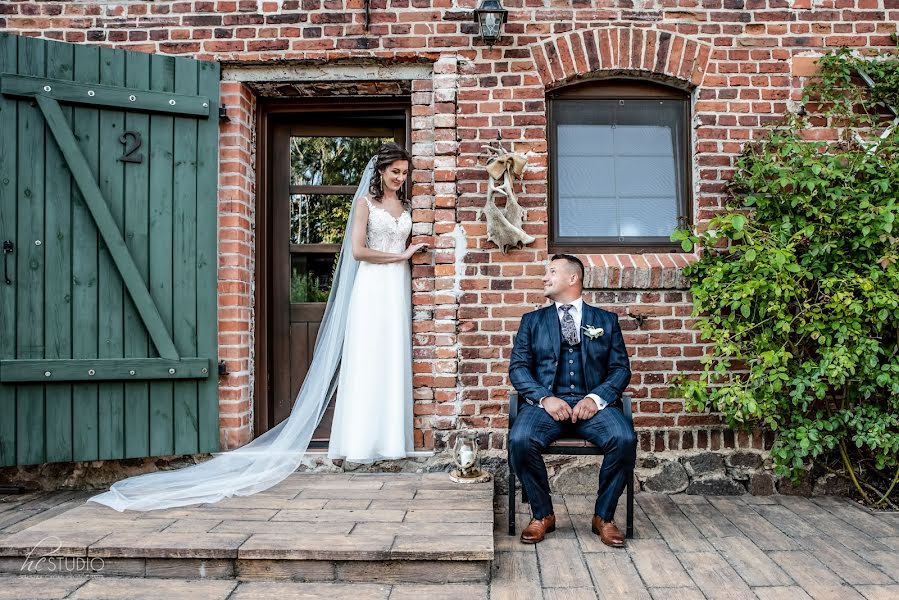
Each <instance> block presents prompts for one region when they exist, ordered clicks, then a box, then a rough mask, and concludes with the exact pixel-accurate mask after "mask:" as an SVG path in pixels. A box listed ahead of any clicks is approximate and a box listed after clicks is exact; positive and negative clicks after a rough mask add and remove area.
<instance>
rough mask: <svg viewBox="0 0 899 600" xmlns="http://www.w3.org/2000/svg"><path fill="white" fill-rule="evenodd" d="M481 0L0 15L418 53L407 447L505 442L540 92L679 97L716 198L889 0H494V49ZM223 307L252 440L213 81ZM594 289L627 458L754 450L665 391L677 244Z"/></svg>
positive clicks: (682, 321) (112, 38) (5, 22)
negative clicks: (499, 201)
mask: <svg viewBox="0 0 899 600" xmlns="http://www.w3.org/2000/svg"><path fill="white" fill-rule="evenodd" d="M476 3H477V1H476V0H455V1H453V0H372V3H371V5H372V7H371V23H372V25H371V27H370V30H369V31H368V32H366V31H365V30H364V26H363V23H364V15H363V11H362V5H363V2H362V0H302V1H284V2H273V1H260V2H257V1H255V0H240V1H216V2H213V1H208V2H165V1H157V2H143V1H140V2H137V1H135V2H99V3H87V2H0V27H3V28H5V29H7V30H12V31H15V32H17V33H21V34H25V35H37V36H45V37H48V38H54V39H60V40H66V41H70V42H78V43H95V44H106V45H111V46H116V47H120V48H126V49H131V50H138V51H143V52H157V53H165V54H180V55H187V56H194V57H198V58H205V59H212V60H220V61H225V62H227V63H228V64H229V67H234V66H235V65H238V66H239V65H240V64H248V65H249V64H260V63H262V64H265V63H272V64H282V63H283V64H296V65H316V64H323V63H324V62H328V63H329V64H331V63H339V62H350V63H352V62H353V61H357V62H358V61H359V60H360V59H363V60H365V61H377V62H380V63H381V64H384V65H389V64H396V63H403V62H416V63H417V62H426V63H429V64H432V65H433V77H432V78H431V79H430V80H415V81H413V82H412V97H411V102H412V110H413V122H412V140H413V147H412V151H413V154H414V155H415V160H414V164H413V171H412V178H413V196H414V198H413V203H414V208H415V212H414V220H415V226H414V233H415V235H417V236H421V240H422V241H429V242H430V243H431V244H432V246H433V248H434V249H435V250H434V251H433V252H431V253H429V254H428V255H427V256H419V257H417V258H416V264H415V266H414V270H413V276H414V281H413V302H414V332H415V341H414V350H413V351H414V361H415V362H414V377H415V398H416V405H415V425H416V438H415V440H416V445H417V446H418V447H420V448H437V449H440V448H442V447H444V445H445V444H446V443H449V442H451V440H452V434H453V431H454V430H456V429H457V428H459V427H473V428H477V429H480V430H482V431H484V432H486V433H487V435H485V436H483V439H484V441H485V443H486V444H488V445H489V447H491V448H494V449H500V448H502V447H503V445H504V441H503V439H504V436H505V428H506V427H507V425H508V420H507V417H506V412H507V394H508V383H507V376H506V368H507V363H508V357H509V354H510V347H511V342H512V336H513V334H514V332H515V330H516V329H517V326H518V320H519V317H520V315H521V314H523V313H524V312H526V311H529V310H532V309H533V308H536V307H538V306H540V305H542V304H543V303H544V299H543V296H542V293H541V285H540V277H541V275H542V273H543V268H544V267H543V263H544V261H545V259H546V256H547V244H546V233H547V230H546V200H545V195H546V191H547V181H546V164H547V155H546V147H547V146H546V129H545V126H546V115H545V109H546V104H545V93H546V91H547V90H551V89H553V88H556V87H558V86H560V85H562V84H565V83H568V82H571V81H574V80H578V79H580V78H589V77H602V76H608V75H610V74H626V75H631V76H641V77H650V78H654V79H656V80H659V81H663V82H668V83H673V84H675V85H678V86H680V87H682V88H684V89H690V90H692V93H693V126H694V128H693V149H694V156H693V181H694V189H693V203H694V214H695V215H696V218H697V219H698V220H700V221H701V220H705V219H708V218H709V216H710V215H711V214H713V213H714V211H715V210H716V209H717V208H718V207H719V206H720V204H721V201H722V192H723V186H724V183H725V181H726V180H727V178H728V177H729V175H730V169H731V167H732V164H733V160H734V157H735V156H736V155H737V154H738V153H739V151H740V148H741V145H742V144H743V143H744V142H745V141H746V140H749V139H752V138H754V137H757V136H758V135H759V134H760V133H761V132H762V131H763V130H764V129H765V128H766V127H769V126H771V125H774V124H776V123H777V122H779V120H780V118H781V115H782V114H783V113H784V112H785V111H787V110H788V109H789V108H791V106H795V102H796V101H798V100H799V98H800V97H801V88H802V85H803V84H804V82H805V80H806V78H807V77H808V76H809V75H811V74H812V73H813V71H814V68H813V61H814V57H815V56H819V55H820V54H821V53H823V52H826V51H829V50H831V49H833V48H835V47H838V46H841V45H847V46H851V47H854V48H857V49H859V50H861V51H864V50H865V49H868V48H882V49H889V48H892V47H893V46H894V45H893V43H892V42H891V40H890V39H889V34H890V33H893V32H895V31H896V21H897V20H899V0H504V2H503V4H504V6H505V7H506V8H507V9H509V11H510V13H509V22H508V23H507V24H506V25H505V26H504V35H503V38H502V39H501V40H500V42H499V43H498V44H497V45H496V46H495V47H493V48H487V47H486V46H484V45H483V43H482V42H481V41H480V40H478V39H477V38H476V33H477V32H476V25H475V24H474V23H472V22H471V9H472V8H473V7H474V6H475V5H476ZM222 92H223V96H222V97H223V102H224V103H225V105H226V106H227V108H228V113H229V116H230V118H231V121H230V123H228V124H226V125H224V126H223V128H222V138H221V148H222V152H221V164H222V167H221V192H220V223H221V233H220V247H221V248H220V249H221V252H220V273H219V281H220V287H219V307H220V309H219V310H220V325H221V337H220V339H221V351H220V352H221V356H222V358H224V359H225V360H226V362H227V363H228V367H229V371H230V372H231V374H230V375H229V376H227V377H226V378H223V379H222V384H221V405H222V436H223V444H224V446H225V447H235V446H237V445H240V444H242V443H244V442H245V441H246V440H247V439H249V438H250V436H251V432H250V423H251V421H252V418H251V407H252V393H253V392H252V390H253V360H252V358H253V357H252V352H251V349H252V345H253V335H254V321H253V309H252V297H253V277H254V256H253V248H254V238H253V224H254V206H255V196H254V180H255V174H254V164H255V163H254V156H253V148H254V146H253V140H254V135H255V132H254V126H255V125H254V123H255V117H254V96H253V93H252V92H251V91H250V89H249V88H248V87H246V86H245V85H243V84H240V83H230V82H229V83H225V84H223V88H222ZM498 133H499V134H501V135H502V138H503V140H505V142H506V145H507V146H509V145H511V146H513V147H514V149H515V150H516V151H520V152H526V153H528V155H529V157H530V162H529V169H528V171H527V172H526V174H525V178H524V183H523V186H522V189H521V194H520V196H519V200H520V202H521V203H522V204H523V205H524V206H525V207H526V208H527V217H526V222H527V226H526V228H527V230H528V231H529V233H531V234H532V235H535V236H537V241H536V242H534V243H533V244H532V245H531V246H530V247H529V248H526V249H524V250H520V251H514V252H511V253H509V254H507V255H504V254H502V253H500V252H499V251H498V250H497V249H496V248H495V247H493V245H492V244H490V243H489V242H487V241H486V224H485V222H484V221H483V220H479V218H478V212H477V211H478V209H479V208H480V207H481V206H482V205H483V202H484V199H485V192H486V175H485V173H484V172H483V170H482V169H481V167H480V164H482V163H479V154H480V152H481V148H480V147H481V145H482V144H485V143H487V142H489V141H492V140H495V139H496V136H497V134H498ZM583 258H584V259H585V262H587V263H588V265H589V268H588V271H589V272H588V277H587V280H588V286H589V287H590V290H589V291H588V296H589V297H590V298H591V299H592V300H593V301H594V302H595V303H596V304H598V305H600V306H602V307H604V308H607V309H609V310H613V311H615V312H616V313H618V314H619V315H620V317H621V324H622V329H623V330H624V333H625V338H626V342H627V343H628V346H629V350H630V352H631V356H632V365H633V372H634V375H633V380H632V381H631V387H630V392H631V393H632V394H633V396H634V398H635V400H636V406H635V408H636V424H637V426H638V428H639V429H640V440H641V442H640V443H641V448H642V450H643V451H662V450H693V449H710V450H719V449H724V448H732V447H740V448H756V449H758V448H761V447H762V446H763V445H765V443H766V442H767V443H770V438H769V439H767V440H765V439H763V438H762V437H761V436H760V435H758V434H756V435H754V436H753V435H750V434H734V433H733V432H728V431H725V430H723V428H722V427H721V424H720V420H719V419H718V418H717V417H716V416H710V415H692V414H687V413H685V412H684V411H683V406H682V403H681V402H679V401H677V400H676V399H668V398H667V386H668V383H669V381H670V378H671V376H672V375H674V374H675V373H680V372H693V371H695V370H696V369H697V368H698V364H699V363H698V359H699V357H700V356H701V355H702V353H703V346H702V344H701V343H700V340H698V338H697V333H696V332H695V331H694V329H693V327H692V321H691V319H690V312H691V306H690V300H689V297H688V295H687V294H686V292H685V289H686V282H685V281H684V280H683V278H682V276H681V274H680V269H682V268H683V267H684V266H686V265H687V264H688V260H689V259H690V257H689V256H685V255H683V254H677V253H675V254H633V255H627V254H617V255H599V254H597V255H590V256H584V257H583Z"/></svg>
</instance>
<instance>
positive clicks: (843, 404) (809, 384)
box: [672, 50, 899, 508]
mask: <svg viewBox="0 0 899 600" xmlns="http://www.w3.org/2000/svg"><path fill="white" fill-rule="evenodd" d="M819 67H820V72H819V76H818V78H817V79H816V81H814V82H813V83H812V84H810V85H809V86H808V87H807V88H806V90H805V98H804V101H805V102H806V105H807V106H809V107H811V108H812V109H813V110H812V112H811V113H810V114H809V115H808V116H807V117H803V116H798V115H790V116H788V117H787V119H786V122H785V124H784V125H783V126H781V127H777V128H775V129H773V130H772V131H770V132H769V133H768V134H767V136H765V137H764V139H761V140H760V141H757V142H753V143H749V144H747V145H746V146H745V148H744V152H743V153H742V155H741V156H740V157H739V159H738V160H737V161H736V165H735V171H734V175H733V177H732V179H731V181H730V183H729V186H728V201H727V203H726V206H725V207H724V209H723V210H722V211H721V212H720V213H719V214H718V215H717V216H716V217H714V218H713V219H711V220H710V221H709V222H707V223H703V224H702V225H701V227H700V228H696V229H694V228H690V229H680V230H678V231H676V232H675V233H674V234H673V235H672V239H673V240H676V241H679V242H681V245H682V246H683V248H684V249H685V250H687V251H690V250H692V249H693V248H694V246H696V245H698V246H699V247H701V248H702V253H701V256H700V258H699V259H698V261H697V262H696V263H694V264H693V265H692V266H690V267H689V268H688V269H687V270H686V275H687V276H688V277H689V280H690V282H691V293H692V296H693V301H694V315H695V316H696V317H697V318H698V327H699V330H700V332H701V335H702V337H703V339H704V340H707V341H708V342H710V345H709V350H708V353H707V356H705V358H704V368H703V370H702V372H701V373H700V374H699V375H698V377H697V376H695V375H694V376H692V377H690V376H681V377H679V378H677V380H676V382H675V386H673V389H672V394H673V395H676V396H679V397H683V398H684V399H685V401H686V403H687V406H688V407H689V408H690V409H693V410H698V411H703V410H715V411H719V412H721V413H722V414H723V415H724V416H725V417H726V419H727V420H728V423H729V424H730V425H731V426H732V427H735V428H738V427H746V428H751V427H758V426H761V427H764V428H769V429H771V430H773V431H775V432H776V434H777V436H776V441H775V443H774V446H773V448H772V451H771V455H772V457H773V460H774V464H775V470H776V472H777V473H778V474H780V475H784V476H790V477H791V478H792V479H793V480H794V481H796V482H798V481H799V480H800V479H801V478H802V477H804V476H806V475H807V474H808V473H809V471H810V470H817V472H833V473H839V474H841V475H842V476H845V477H846V478H847V479H849V480H850V481H851V482H852V485H853V489H854V490H855V492H856V493H857V495H858V496H859V497H860V498H861V499H863V500H864V501H865V502H866V503H868V504H869V505H872V506H881V507H885V506H890V507H892V508H896V507H897V504H899V501H897V497H899V222H897V216H899V126H897V121H896V120H895V118H894V115H892V114H891V113H890V112H889V109H888V108H889V106H896V105H899V59H897V57H896V56H895V55H884V56H878V57H874V58H870V57H869V58H862V57H858V56H855V55H853V54H852V53H850V52H849V51H847V50H840V51H838V52H836V53H834V54H831V55H829V56H826V57H823V58H822V59H821V60H820V61H819ZM859 70H862V71H864V73H865V74H866V75H867V76H868V77H870V78H871V80H873V84H874V85H873V88H869V87H868V86H867V85H865V83H864V80H863V79H862V78H860V76H859V75H858V72H859ZM825 129H827V130H829V131H835V132H837V133H838V135H837V136H836V138H837V139H835V140H833V141H820V140H815V139H814V138H815V137H821V136H816V135H812V134H813V133H815V132H820V131H822V130H825Z"/></svg>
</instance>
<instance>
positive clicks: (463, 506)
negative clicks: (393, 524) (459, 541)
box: [370, 498, 489, 512]
mask: <svg viewBox="0 0 899 600" xmlns="http://www.w3.org/2000/svg"><path fill="white" fill-rule="evenodd" d="M488 506H489V504H487V503H486V502H485V501H484V499H482V498H466V499H464V500H441V499H427V498H422V499H418V498H415V499H412V500H396V499H392V500H381V499H375V500H372V501H371V507H370V509H371V510H384V509H391V508H404V509H406V510H442V511H446V512H469V511H483V510H484V509H485V508H486V507H488Z"/></svg>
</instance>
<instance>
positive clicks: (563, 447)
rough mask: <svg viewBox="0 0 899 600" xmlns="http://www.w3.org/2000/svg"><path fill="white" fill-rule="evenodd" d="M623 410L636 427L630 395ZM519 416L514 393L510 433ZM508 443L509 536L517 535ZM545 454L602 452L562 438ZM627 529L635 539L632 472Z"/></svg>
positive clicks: (524, 498)
mask: <svg viewBox="0 0 899 600" xmlns="http://www.w3.org/2000/svg"><path fill="white" fill-rule="evenodd" d="M621 404H622V410H623V411H624V416H625V417H626V418H627V420H628V422H629V423H630V424H631V427H633V426H634V419H633V415H632V414H631V397H630V396H628V395H622V396H621ZM517 416H518V393H517V392H512V394H510V396H509V431H510V432H511V431H512V425H513V424H514V423H515V417H517ZM511 452H512V451H511V448H509V444H508V441H507V442H506V456H507V459H508V461H509V535H515V472H514V471H513V470H512V454H511ZM543 454H567V455H580V456H600V455H602V452H600V451H599V449H598V448H597V447H596V446H595V445H593V444H592V443H590V442H588V441H587V440H584V439H582V438H576V437H572V438H561V439H558V440H556V441H555V442H553V443H552V444H550V445H549V446H548V447H547V448H546V449H545V450H544V451H543ZM626 493H627V527H626V531H625V536H626V537H628V538H632V537H634V473H633V471H631V474H630V477H628V479H627V492H626ZM521 501H522V502H527V501H528V498H527V494H526V493H525V491H524V488H522V489H521Z"/></svg>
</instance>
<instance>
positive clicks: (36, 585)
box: [0, 575, 88, 600]
mask: <svg viewBox="0 0 899 600" xmlns="http://www.w3.org/2000/svg"><path fill="white" fill-rule="evenodd" d="M87 581H88V578H87V577H59V576H56V577H38V576H29V575H0V600H56V599H57V598H65V597H66V596H68V595H69V594H71V593H72V592H73V591H75V590H77V589H78V588H79V587H81V586H82V585H84V584H85V583H86V582H87Z"/></svg>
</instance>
